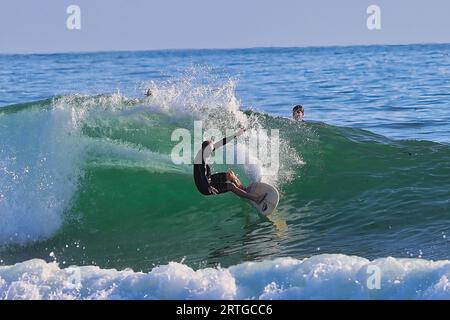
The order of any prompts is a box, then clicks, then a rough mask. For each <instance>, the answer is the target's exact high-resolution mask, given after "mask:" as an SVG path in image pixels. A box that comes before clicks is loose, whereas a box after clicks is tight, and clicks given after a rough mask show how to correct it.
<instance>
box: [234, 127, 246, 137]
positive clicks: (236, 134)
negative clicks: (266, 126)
mask: <svg viewBox="0 0 450 320" xmlns="http://www.w3.org/2000/svg"><path fill="white" fill-rule="evenodd" d="M246 130H247V129H245V128H240V129H239V131H238V132H236V133H235V135H234V136H235V137H239V136H242V135H243V134H244V132H245V131H246Z"/></svg>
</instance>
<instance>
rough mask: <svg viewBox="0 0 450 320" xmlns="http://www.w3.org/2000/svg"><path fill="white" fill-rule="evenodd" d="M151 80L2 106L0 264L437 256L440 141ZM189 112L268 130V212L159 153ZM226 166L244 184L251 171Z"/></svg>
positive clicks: (445, 156)
mask: <svg viewBox="0 0 450 320" xmlns="http://www.w3.org/2000/svg"><path fill="white" fill-rule="evenodd" d="M157 89H159V90H160V91H163V89H165V90H166V91H164V92H159V91H158V90H157ZM163 89H161V88H153V92H156V93H155V94H154V97H152V98H151V99H149V100H142V101H139V100H130V99H127V98H125V97H123V96H120V95H103V96H65V97H59V98H55V99H52V100H46V101H43V102H37V103H31V104H28V105H20V106H11V107H8V108H6V109H4V110H2V112H1V113H0V135H1V136H2V137H5V139H3V138H2V148H1V150H2V153H1V157H2V158H1V165H2V168H3V169H4V172H5V173H4V174H2V175H1V176H0V179H2V180H1V182H2V186H1V187H0V188H1V189H0V191H1V194H2V198H1V199H0V200H1V201H0V208H1V209H2V211H3V212H4V213H3V215H4V217H3V222H2V223H3V224H4V226H5V228H3V231H2V232H3V234H0V240H1V241H2V251H1V252H2V258H3V261H4V263H5V264H11V263H13V262H15V261H20V260H23V259H28V258H31V257H32V258H35V257H41V258H45V259H47V260H51V259H52V258H53V257H56V258H57V259H58V261H60V262H63V263H64V264H67V265H69V264H76V265H90V264H97V265H100V266H101V267H114V268H124V267H132V268H133V269H135V270H139V269H142V270H149V269H151V267H152V265H153V264H162V263H167V262H168V261H181V260H184V259H185V260H186V261H188V262H189V263H190V264H191V265H194V266H198V267H201V266H202V265H204V264H208V265H209V264H216V263H220V264H221V265H223V266H227V265H231V264H236V263H238V262H241V261H251V260H262V259H265V258H272V257H278V256H293V257H300V258H301V257H305V256H310V255H312V254H316V253H335V252H339V253H344V254H355V255H360V256H364V257H367V258H376V257H382V256H388V255H393V256H408V255H410V254H415V255H418V252H419V251H420V252H424V254H426V255H427V258H439V259H443V258H448V256H445V254H444V252H445V248H447V246H448V244H447V243H448V241H447V239H446V237H445V234H446V233H447V232H448V229H449V227H448V226H449V223H448V222H449V220H450V218H449V217H450V215H449V213H450V210H449V193H450V192H449V190H450V181H449V179H448V177H449V176H450V160H449V159H450V148H449V146H448V145H445V144H437V143H432V142H427V141H393V140H389V139H387V138H385V137H383V136H379V135H375V134H373V133H371V132H368V131H363V130H359V129H352V128H345V127H334V126H329V125H326V124H323V123H309V122H305V123H297V122H293V121H291V120H289V119H285V118H279V117H272V116H269V115H265V114H259V113H256V112H250V111H246V112H242V111H240V110H239V107H238V105H237V104H236V101H234V100H233V97H234V96H233V95H232V94H233V90H232V88H231V89H230V90H229V88H228V87H224V88H222V91H221V93H217V91H211V90H208V89H204V90H203V91H201V90H200V91H201V92H200V93H199V94H198V96H196V97H194V98H195V99H194V98H193V99H191V100H189V101H180V100H179V95H178V96H177V95H175V98H170V99H169V98H167V97H168V96H170V95H168V94H167V92H168V91H169V89H170V88H163ZM199 119H201V120H203V121H204V123H205V125H206V127H207V128H213V127H214V128H215V127H217V128H219V129H221V130H223V129H225V128H231V129H237V128H238V127H240V126H243V125H245V126H248V127H250V128H266V129H279V130H280V138H281V143H282V147H281V153H280V165H281V167H280V172H278V173H277V175H276V176H273V177H269V178H270V179H271V182H273V183H274V184H276V185H277V187H278V188H279V189H280V193H281V200H280V204H279V207H278V210H277V211H276V213H275V214H274V215H273V216H271V217H269V218H268V219H267V218H263V217H261V216H259V215H258V214H257V213H256V211H255V210H254V209H253V208H252V206H251V205H249V204H248V203H246V202H245V201H242V200H240V199H238V198H236V197H235V196H233V195H232V194H224V195H220V196H216V197H205V196H202V195H201V194H200V193H198V191H197V190H196V188H195V185H194V183H193V179H192V174H191V171H192V167H191V166H190V165H175V164H173V163H172V161H171V158H170V152H171V150H172V148H173V147H174V145H175V144H176V143H177V142H173V141H171V134H172V132H173V130H175V129H176V128H187V129H188V130H190V131H191V132H192V128H193V121H194V120H199ZM44 158H45V159H46V160H45V161H44V160H43V159H44ZM232 167H233V169H234V170H236V171H237V172H238V173H239V174H240V176H241V177H242V180H243V181H244V182H245V183H249V182H250V181H252V180H255V179H257V178H258V170H256V173H255V171H254V170H249V169H248V168H246V167H241V166H232ZM26 168H28V171H26V170H25V169H26ZM214 169H215V170H216V171H220V170H226V169H227V166H225V165H220V166H219V165H217V166H215V167H214ZM257 169H258V168H257ZM11 172H12V173H13V174H11ZM14 175H15V176H16V177H17V178H16V180H14V178H13V176H14ZM263 178H264V177H263ZM18 230H21V232H18Z"/></svg>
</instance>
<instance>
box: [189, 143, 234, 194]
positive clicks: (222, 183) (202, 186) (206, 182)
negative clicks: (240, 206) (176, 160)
mask: <svg viewBox="0 0 450 320" xmlns="http://www.w3.org/2000/svg"><path fill="white" fill-rule="evenodd" d="M225 143H226V140H225V138H224V139H223V145H224V144H225ZM194 181H195V185H196V186H197V189H198V191H200V192H201V193H202V194H204V195H207V196H208V195H211V194H212V193H211V192H209V191H208V188H209V187H210V186H211V187H213V188H216V189H217V191H218V192H217V193H224V192H227V191H229V190H228V183H227V174H226V173H225V172H220V173H216V174H211V166H210V165H209V164H207V163H205V160H204V159H203V157H202V163H201V164H200V163H194Z"/></svg>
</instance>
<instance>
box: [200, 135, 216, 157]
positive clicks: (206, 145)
mask: <svg viewBox="0 0 450 320" xmlns="http://www.w3.org/2000/svg"><path fill="white" fill-rule="evenodd" d="M213 151H214V143H213V142H212V141H211V140H206V141H203V143H202V153H203V159H207V158H209V157H211V155H212V153H213Z"/></svg>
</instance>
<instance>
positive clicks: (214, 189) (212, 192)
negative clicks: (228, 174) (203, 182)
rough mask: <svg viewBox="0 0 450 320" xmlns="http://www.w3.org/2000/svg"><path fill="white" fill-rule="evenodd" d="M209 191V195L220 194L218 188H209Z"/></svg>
mask: <svg viewBox="0 0 450 320" xmlns="http://www.w3.org/2000/svg"><path fill="white" fill-rule="evenodd" d="M208 191H209V193H211V194H218V193H219V191H217V189H216V188H214V187H211V186H210V187H209V188H208Z"/></svg>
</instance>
